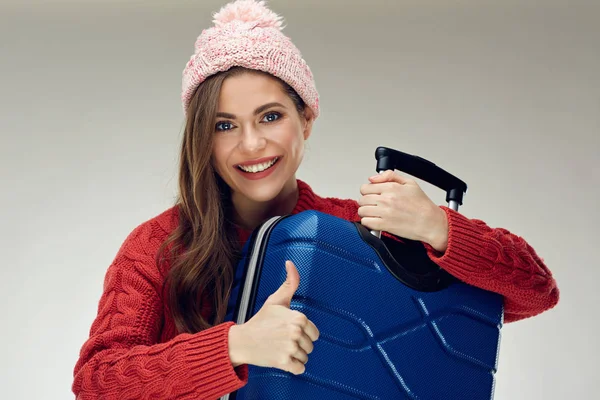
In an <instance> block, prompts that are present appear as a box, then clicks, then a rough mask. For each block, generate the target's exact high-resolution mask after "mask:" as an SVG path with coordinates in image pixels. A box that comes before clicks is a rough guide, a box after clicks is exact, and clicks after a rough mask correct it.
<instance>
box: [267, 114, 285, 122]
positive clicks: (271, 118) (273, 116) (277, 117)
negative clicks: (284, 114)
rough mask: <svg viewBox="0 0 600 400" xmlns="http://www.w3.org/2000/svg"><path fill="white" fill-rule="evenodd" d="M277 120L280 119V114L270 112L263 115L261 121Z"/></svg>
mask: <svg viewBox="0 0 600 400" xmlns="http://www.w3.org/2000/svg"><path fill="white" fill-rule="evenodd" d="M279 118H281V114H280V113H278V112H270V113H268V114H265V116H264V117H263V121H265V122H275V121H277V120H278V119H279Z"/></svg>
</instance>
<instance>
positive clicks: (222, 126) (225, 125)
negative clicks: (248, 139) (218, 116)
mask: <svg viewBox="0 0 600 400" xmlns="http://www.w3.org/2000/svg"><path fill="white" fill-rule="evenodd" d="M230 129H233V124H232V123H231V122H226V121H222V122H217V124H216V125H215V130H216V131H219V132H222V131H228V130H230Z"/></svg>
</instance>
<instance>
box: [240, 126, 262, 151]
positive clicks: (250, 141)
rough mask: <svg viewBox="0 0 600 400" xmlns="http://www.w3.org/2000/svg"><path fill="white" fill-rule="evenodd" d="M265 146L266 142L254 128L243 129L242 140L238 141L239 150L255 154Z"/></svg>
mask: <svg viewBox="0 0 600 400" xmlns="http://www.w3.org/2000/svg"><path fill="white" fill-rule="evenodd" d="M266 145H267V140H266V139H265V137H264V136H263V134H262V133H261V132H260V130H259V129H256V128H255V127H252V126H250V127H244V128H243V131H242V140H241V141H240V147H241V150H242V151H244V152H246V153H249V154H251V153H257V152H260V151H262V150H264V148H265V147H266Z"/></svg>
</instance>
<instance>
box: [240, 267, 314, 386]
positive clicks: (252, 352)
mask: <svg viewBox="0 0 600 400" xmlns="http://www.w3.org/2000/svg"><path fill="white" fill-rule="evenodd" d="M285 266H286V272H287V277H286V280H285V282H283V284H282V285H281V286H280V287H279V289H277V291H275V293H273V294H271V295H270V296H269V297H268V299H267V301H265V304H264V305H263V306H262V308H261V309H260V310H259V311H258V312H257V313H256V315H254V316H253V317H252V318H251V319H250V320H249V321H247V322H246V323H244V324H242V325H233V326H232V327H231V329H230V331H229V356H230V358H231V362H232V364H233V365H234V366H237V365H240V364H252V365H257V366H261V367H273V368H278V369H281V370H284V371H288V372H291V373H293V374H295V375H298V374H302V373H304V371H305V366H304V364H306V362H307V361H308V355H309V354H310V353H311V352H312V351H313V342H314V341H316V340H317V339H318V338H319V330H318V329H317V327H316V326H315V324H313V323H312V322H311V321H310V320H309V319H308V318H307V317H306V315H304V314H302V313H301V312H299V311H295V310H290V303H291V301H292V297H293V296H294V293H295V292H296V290H297V289H298V285H299V284H300V275H299V274H298V270H297V269H296V266H295V265H294V263H292V262H291V261H287V262H286V263H285Z"/></svg>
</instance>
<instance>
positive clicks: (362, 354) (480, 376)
mask: <svg viewBox="0 0 600 400" xmlns="http://www.w3.org/2000/svg"><path fill="white" fill-rule="evenodd" d="M376 159H377V171H378V172H381V171H384V170H387V169H396V170H400V171H404V172H406V173H408V174H410V175H412V176H414V177H417V178H419V179H422V180H424V181H427V182H430V183H432V184H434V185H436V186H438V187H440V188H442V189H444V190H445V191H446V192H447V197H446V201H447V202H449V207H450V208H453V209H455V210H457V209H458V205H462V197H463V195H464V193H465V192H466V189H467V186H466V184H465V183H464V182H463V181H461V180H459V179H457V178H456V177H454V176H452V175H450V174H449V173H447V172H446V171H444V170H442V169H441V168H439V167H438V166H436V165H435V164H433V163H431V162H430V161H427V160H425V159H422V158H420V157H417V156H413V155H409V154H406V153H402V152H399V151H397V150H393V149H389V148H385V147H379V148H378V149H377V150H376ZM401 240H402V243H400V242H397V241H394V240H391V239H389V238H386V237H383V238H382V237H381V236H380V235H379V233H378V232H370V231H369V230H368V229H366V228H365V227H363V226H362V225H361V224H360V223H358V222H350V221H346V220H343V219H341V218H337V217H334V216H331V215H327V214H323V213H320V212H317V211H304V212H301V213H299V214H296V215H293V216H281V217H274V218H272V219H270V220H268V221H266V222H265V223H263V224H262V225H261V226H260V227H258V228H257V229H256V230H255V231H254V232H253V234H252V236H251V237H250V239H249V240H248V242H247V243H246V245H245V247H244V249H243V258H242V259H241V260H240V262H239V263H238V265H237V268H236V273H235V281H234V286H233V291H232V295H231V298H230V302H229V311H228V317H227V319H228V320H233V321H236V322H237V323H244V322H245V321H247V320H249V319H250V318H251V317H252V316H253V315H254V314H255V313H257V312H258V310H260V308H261V307H262V305H263V303H264V302H265V300H266V299H267V297H268V296H269V295H270V294H272V293H273V292H275V291H276V290H277V289H278V288H279V286H280V285H281V284H282V283H283V281H284V280H285V277H286V271H285V267H284V265H285V261H286V260H292V261H293V262H294V263H295V265H296V267H297V268H298V272H299V274H300V286H299V287H298V290H297V291H296V293H295V296H294V297H293V299H292V303H291V308H292V309H295V310H298V311H300V312H302V313H304V314H305V315H306V316H307V317H308V318H309V319H310V320H312V321H313V322H314V323H315V325H316V326H317V327H318V328H319V331H320V337H319V340H318V341H316V342H315V343H314V345H315V346H314V350H313V352H312V353H311V354H310V356H309V362H308V363H307V364H306V371H305V372H304V373H303V374H301V375H293V374H291V373H287V372H285V371H281V370H279V369H275V368H263V367H257V366H254V365H249V377H248V383H247V385H245V386H244V387H243V388H241V389H240V390H238V391H236V392H233V393H230V394H228V395H226V396H224V397H222V399H231V400H233V399H235V400H251V399H261V400H269V399H310V400H312V399H331V400H342V399H343V400H347V399H369V400H371V399H373V400H374V399H486V400H487V399H492V398H493V394H494V382H495V380H494V375H495V372H496V370H497V363H498V351H499V344H500V330H501V327H502V324H503V301H502V297H501V296H500V295H498V294H496V293H491V292H487V291H484V290H481V289H478V288H475V287H473V286H470V285H467V284H465V283H462V282H460V281H459V280H457V279H456V278H454V277H452V276H451V275H450V274H448V273H447V272H445V271H444V270H442V269H441V268H439V267H438V266H437V265H436V264H435V263H433V262H432V261H431V260H430V259H429V258H428V256H427V254H426V251H425V249H424V247H423V246H422V243H419V242H415V241H410V240H406V239H401Z"/></svg>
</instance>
